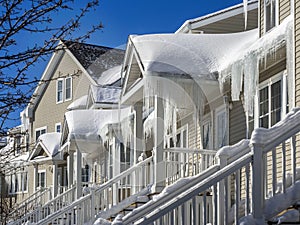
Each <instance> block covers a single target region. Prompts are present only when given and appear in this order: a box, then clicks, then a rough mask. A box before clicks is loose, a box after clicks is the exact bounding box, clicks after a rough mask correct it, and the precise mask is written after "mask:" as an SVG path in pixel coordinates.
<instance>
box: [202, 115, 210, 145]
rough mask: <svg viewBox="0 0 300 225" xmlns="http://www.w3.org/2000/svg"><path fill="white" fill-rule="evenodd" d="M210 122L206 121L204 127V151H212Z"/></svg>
mask: <svg viewBox="0 0 300 225" xmlns="http://www.w3.org/2000/svg"><path fill="white" fill-rule="evenodd" d="M210 130H211V127H210V120H206V121H204V122H203V125H202V146H203V149H211V144H210V141H211V134H210V132H211V131H210Z"/></svg>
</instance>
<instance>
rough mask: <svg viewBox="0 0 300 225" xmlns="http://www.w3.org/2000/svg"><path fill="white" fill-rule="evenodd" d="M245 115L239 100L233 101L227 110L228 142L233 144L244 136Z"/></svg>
mask: <svg viewBox="0 0 300 225" xmlns="http://www.w3.org/2000/svg"><path fill="white" fill-rule="evenodd" d="M246 130H247V128H246V116H245V112H244V108H243V105H242V103H241V101H238V102H233V107H232V110H230V111H229V144H230V145H233V144H235V143H237V142H239V141H240V140H242V139H244V138H246Z"/></svg>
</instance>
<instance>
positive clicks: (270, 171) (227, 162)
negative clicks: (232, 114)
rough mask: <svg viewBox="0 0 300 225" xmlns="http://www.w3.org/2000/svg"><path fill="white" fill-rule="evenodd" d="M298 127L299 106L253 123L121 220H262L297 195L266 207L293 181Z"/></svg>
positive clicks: (278, 210)
mask: <svg viewBox="0 0 300 225" xmlns="http://www.w3.org/2000/svg"><path fill="white" fill-rule="evenodd" d="M299 132H300V111H299V109H294V110H293V111H292V112H290V113H289V114H288V116H287V117H286V118H285V119H284V120H283V121H281V122H279V123H278V124H277V125H276V126H274V127H272V128H270V129H263V128H258V129H256V130H255V131H254V132H253V134H252V137H251V140H250V142H249V141H247V140H244V141H241V142H240V143H238V144H236V145H234V146H230V147H224V148H222V149H221V150H220V151H219V152H218V154H217V158H218V162H217V163H216V164H215V165H213V166H211V167H210V168H208V169H207V170H205V171H204V172H202V173H200V174H199V175H198V176H195V177H193V178H190V179H189V180H188V182H180V181H179V182H177V183H175V184H174V185H171V186H170V187H172V186H173V189H172V191H166V193H164V194H163V195H162V196H161V197H160V198H159V197H158V199H156V201H152V202H149V203H148V204H146V205H145V206H144V207H143V208H141V209H138V210H135V211H134V212H132V213H131V214H129V215H127V216H125V217H124V218H123V224H132V223H134V224H153V223H154V224H207V223H211V224H215V225H223V224H238V223H239V219H240V218H241V217H243V216H245V215H249V214H250V213H251V214H252V220H253V221H255V222H256V223H257V224H265V223H266V220H269V219H271V218H272V217H273V216H275V215H276V214H278V213H279V212H281V211H283V210H284V209H286V208H287V207H288V206H290V205H292V204H293V203H295V202H296V201H297V200H300V199H293V201H294V202H293V201H291V202H288V203H286V202H285V203H280V204H277V205H276V207H270V204H272V201H270V200H271V198H276V197H278V194H280V193H279V192H281V194H283V195H284V194H285V193H286V192H287V187H288V186H289V185H293V184H295V182H296V168H298V167H299V164H300V160H299V154H300V152H299V150H298V152H297V151H296V137H298V138H299V136H298V135H299V134H298V133H299ZM297 140H298V139H297ZM297 158H298V160H297ZM297 163H298V164H297ZM288 172H289V173H291V176H292V181H291V182H290V184H288V182H287V179H286V175H287V174H288ZM170 187H169V188H170ZM273 206H274V202H273Z"/></svg>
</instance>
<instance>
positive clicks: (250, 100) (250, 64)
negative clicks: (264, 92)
mask: <svg viewBox="0 0 300 225" xmlns="http://www.w3.org/2000/svg"><path fill="white" fill-rule="evenodd" d="M244 63H245V66H244V87H245V88H244V89H245V90H244V98H245V102H244V109H245V112H248V114H249V116H253V111H254V110H253V105H254V96H255V91H256V87H257V85H258V75H259V70H258V64H259V62H258V57H257V54H256V53H254V52H251V53H249V55H247V56H246V59H245V62H244Z"/></svg>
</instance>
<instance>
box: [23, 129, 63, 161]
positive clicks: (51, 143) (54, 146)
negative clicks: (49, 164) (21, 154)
mask: <svg viewBox="0 0 300 225" xmlns="http://www.w3.org/2000/svg"><path fill="white" fill-rule="evenodd" d="M60 138H61V133H56V132H53V133H46V134H42V135H41V136H39V139H38V141H37V143H36V145H35V147H34V149H33V151H32V153H31V154H30V156H29V159H28V160H29V161H33V160H34V161H36V160H38V161H44V160H52V159H53V158H54V157H55V155H57V153H58V150H59V147H60V145H59V144H60Z"/></svg>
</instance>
